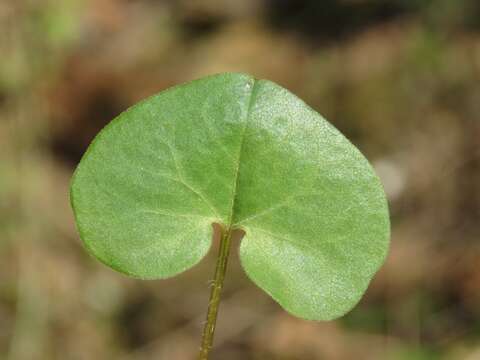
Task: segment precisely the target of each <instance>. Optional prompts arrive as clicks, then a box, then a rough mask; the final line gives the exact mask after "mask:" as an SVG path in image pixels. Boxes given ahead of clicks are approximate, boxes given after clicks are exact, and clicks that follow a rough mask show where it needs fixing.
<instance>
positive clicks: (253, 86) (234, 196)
mask: <svg viewBox="0 0 480 360" xmlns="http://www.w3.org/2000/svg"><path fill="white" fill-rule="evenodd" d="M249 84H250V96H249V97H248V103H247V111H246V115H245V125H244V127H243V131H242V134H241V138H240V147H239V150H238V159H237V166H236V169H235V174H234V176H233V178H234V180H233V190H232V204H231V207H230V216H229V219H228V223H227V229H232V227H233V225H234V224H233V218H234V213H235V202H236V200H237V194H238V191H237V190H238V179H239V177H240V176H239V173H240V164H241V160H242V152H243V144H244V142H245V133H246V131H247V126H248V119H249V117H250V112H251V108H252V106H253V102H254V97H255V90H256V89H257V84H258V81H257V80H256V79H254V78H252V79H250V82H249Z"/></svg>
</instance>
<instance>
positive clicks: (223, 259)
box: [199, 227, 232, 360]
mask: <svg viewBox="0 0 480 360" xmlns="http://www.w3.org/2000/svg"><path fill="white" fill-rule="evenodd" d="M221 231H222V234H221V239H220V249H219V251H218V257H217V265H216V267H215V277H214V280H213V285H212V290H211V292H210V301H209V304H208V312H207V322H206V324H205V327H204V329H203V337H202V345H201V348H200V355H199V360H208V354H209V353H210V350H211V349H212V345H213V335H214V333H215V325H216V323H217V314H218V307H219V306H220V295H221V293H222V288H223V281H224V279H225V272H226V270H227V263H228V255H229V254H230V244H231V241H232V230H231V229H230V228H229V229H227V230H225V229H224V228H223V227H222V230H221Z"/></svg>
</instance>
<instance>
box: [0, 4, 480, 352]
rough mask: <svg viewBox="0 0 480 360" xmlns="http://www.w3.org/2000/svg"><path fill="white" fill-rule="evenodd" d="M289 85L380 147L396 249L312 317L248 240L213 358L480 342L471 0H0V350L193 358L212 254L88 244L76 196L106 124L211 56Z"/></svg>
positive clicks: (477, 64) (231, 280) (475, 42)
mask: <svg viewBox="0 0 480 360" xmlns="http://www.w3.org/2000/svg"><path fill="white" fill-rule="evenodd" d="M223 71H243V72H249V73H252V74H254V75H255V76H257V77H260V78H269V79H271V80H273V81H276V82H278V83H279V84H281V85H283V86H285V87H287V88H289V89H290V90H292V91H293V92H295V93H297V94H298V95H299V96H300V97H301V98H303V99H305V100H306V101H307V102H308V103H309V104H310V105H311V106H312V107H314V108H315V109H316V110H318V111H319V112H320V113H322V114H323V115H325V117H327V118H328V119H329V120H330V121H331V122H333V123H334V124H335V125H336V126H337V127H338V128H339V129H340V130H341V131H342V132H344V133H345V134H346V135H347V136H348V137H349V138H350V139H351V140H352V141H353V142H354V143H355V144H356V145H357V146H358V147H359V148H360V149H361V150H362V151H363V152H364V153H365V154H366V155H367V156H368V158H369V159H371V160H373V162H374V164H375V167H376V169H377V171H378V173H379V174H380V176H381V178H382V180H383V182H384V185H385V188H386V191H387V193H388V196H389V200H390V206H391V212H392V225H393V228H392V234H393V235H392V246H391V253H390V256H389V258H388V260H387V263H386V265H385V266H384V268H383V270H382V271H381V273H380V274H379V275H378V276H377V277H376V278H375V280H374V281H373V283H372V285H371V287H370V289H369V290H368V293H367V296H366V297H365V298H364V299H363V300H362V301H361V303H360V304H359V305H358V306H357V307H356V308H355V309H354V310H353V311H352V312H351V313H350V314H349V315H347V316H346V317H344V318H342V319H341V320H338V321H334V322H329V323H315V322H305V321H301V320H297V319H294V318H292V317H290V316H289V315H288V314H286V313H285V312H284V311H282V310H281V309H280V308H279V307H278V306H277V305H276V304H275V303H274V302H273V301H271V300H270V299H269V298H268V297H267V296H266V295H264V294H263V293H262V292H261V291H260V290H258V289H256V288H255V287H254V286H253V285H252V284H251V283H250V282H249V281H248V280H247V279H246V277H245V275H244V273H243V270H241V268H240V266H239V264H238V259H237V257H236V256H234V259H233V260H232V262H231V264H230V266H229V269H228V274H227V287H226V291H225V297H224V302H223V304H222V307H221V310H220V323H219V325H218V333H217V334H218V336H217V339H216V353H215V358H219V359H394V360H396V359H422V360H423V359H454V360H456V359H462V360H463V359H467V360H475V359H478V358H480V306H479V304H480V267H479V266H478V264H479V262H480V243H479V239H480V227H479V226H478V219H479V218H480V185H479V184H480V120H479V114H480V86H479V83H480V82H479V80H480V3H479V2H478V1H476V0H457V1H449V0H430V1H420V0H410V1H400V0H398V1H380V0H377V1H373V0H372V1H369V0H350V1H348V0H342V1H340V0H338V1H334V0H329V1H316V0H295V1H294V0H264V1H254V0H248V1H219V0H204V1H189V0H181V1H148V0H131V1H127V0H122V1H118V0H95V1H93V0H85V1H81V0H68V1H60V0H56V1H54V0H20V1H2V2H0V274H1V275H0V323H1V324H2V326H1V327H0V359H7V360H24V359H25V360H30V359H34V360H35V359H41V360H43V359H125V360H136V359H190V358H193V357H194V356H195V354H196V351H197V348H198V344H199V339H200V333H201V328H202V324H203V320H204V313H205V309H206V305H207V301H208V292H209V289H208V279H209V278H211V276H212V271H213V266H214V256H210V257H209V258H208V259H206V260H205V261H203V262H202V263H201V264H199V265H198V266H196V267H195V268H194V269H192V270H190V271H188V272H187V273H185V274H183V275H181V276H179V277H176V278H173V279H170V280H165V281H153V282H142V281H137V280H133V279H128V278H125V277H123V276H121V275H119V274H117V273H114V272H113V271H111V270H109V269H108V268H106V267H104V266H102V265H100V264H98V263H97V262H96V261H94V260H92V259H90V258H89V257H88V256H87V255H86V252H85V251H84V250H83V249H82V248H81V245H80V242H79V239H78V236H77V234H76V232H75V229H74V224H73V219H72V215H71V211H70V209H69V200H68V183H69V179H70V176H71V173H72V170H73V168H74V166H75V164H76V163H77V162H78V160H79V158H80V156H81V154H82V153H83V152H84V150H85V148H86V146H87V145H88V143H89V141H91V139H92V138H93V136H94V135H95V134H96V133H97V132H98V130H99V129H100V128H101V127H102V126H103V125H105V124H106V123H107V122H108V121H110V120H111V119H112V118H113V117H114V116H116V115H117V114H118V113H119V112H121V111H122V110H124V109H125V108H127V107H128V106H130V105H131V104H133V103H134V102H136V101H138V100H139V99H141V98H143V97H145V96H148V95H150V94H152V93H155V92H158V91H160V90H162V89H164V88H166V87H168V86H170V85H174V84H176V83H179V82H184V81H189V80H191V79H193V78H197V77H201V76H204V75H206V74H210V73H218V72H223Z"/></svg>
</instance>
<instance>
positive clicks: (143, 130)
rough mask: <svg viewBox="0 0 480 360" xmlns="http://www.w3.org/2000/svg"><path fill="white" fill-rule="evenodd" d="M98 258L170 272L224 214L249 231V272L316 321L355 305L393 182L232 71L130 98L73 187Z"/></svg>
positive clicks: (313, 118)
mask: <svg viewBox="0 0 480 360" xmlns="http://www.w3.org/2000/svg"><path fill="white" fill-rule="evenodd" d="M71 201H72V206H73V209H74V212H75V217H76V222H77V226H78V229H79V232H80V235H81V238H82V239H83V241H84V243H85V245H86V247H87V248H88V250H89V251H90V253H91V254H93V255H94V256H95V257H97V258H98V259H99V260H100V261H102V262H103V263H105V264H107V265H108V266H110V267H112V268H114V269H116V270H118V271H120V272H123V273H125V274H128V275H131V276H135V277H139V278H144V279H154V278H166V277H170V276H173V275H175V274H178V273H180V272H182V271H184V270H186V269H188V268H190V267H191V266H193V265H194V264H196V263H197V262H199V261H200V260H201V259H202V258H203V257H204V255H205V254H206V253H207V252H208V250H209V247H210V245H211V237H212V226H211V225H212V223H214V222H217V223H221V224H224V226H225V227H226V228H232V229H233V228H241V229H243V230H244V231H245V232H246V235H245V237H244V238H243V240H242V242H241V245H240V259H241V262H242V265H243V267H244V269H245V271H246V272H247V274H248V276H249V277H250V278H251V279H252V280H253V281H254V282H255V283H256V284H257V285H258V286H260V287H261V288H262V289H263V290H265V291H266V292H267V293H268V294H270V295H271V296H272V297H273V298H274V299H275V300H276V301H277V302H278V303H280V304H281V305H282V306H283V307H284V308H285V309H286V310H287V311H289V312H290V313H292V314H294V315H297V316H299V317H302V318H306V319H318V320H326V319H332V318H335V317H338V316H341V315H343V314H344V313H345V312H347V311H348V310H349V309H351V308H352V307H353V306H354V305H355V304H356V303H357V302H358V301H359V299H360V298H361V296H362V294H363V293H364V291H365V290H366V288H367V286H368V284H369V282H370V280H371V278H372V276H373V275H374V273H375V272H376V271H377V270H378V268H379V267H380V265H381V264H382V263H383V261H384V258H385V256H386V253H387V250H388V242H389V218H388V208H387V203H386V200H385V196H384V192H383V189H382V186H381V184H380V182H379V180H378V178H377V177H376V176H375V174H374V172H373V170H372V168H371V167H370V165H369V163H368V162H367V160H366V159H365V158H364V157H363V156H362V155H361V153H360V152H359V151H358V150H357V149H356V148H355V147H354V146H353V145H352V144H351V143H350V142H349V141H348V140H347V139H346V138H345V137H344V136H343V135H341V134H340V133H339V132H338V131H337V130H336V129H335V128H334V127H333V126H332V125H330V124H329V123H328V122H327V121H326V120H324V119H323V118H322V117H321V116H320V115H318V114H317V113H316V112H315V111H313V110H312V109H311V108H309V107H308V106H307V105H306V104H305V103H303V102H302V101H301V100H300V99H298V98H297V97H296V96H294V95H293V94H291V93H290V92H288V91H287V90H285V89H283V88H282V87H280V86H278V85H276V84H274V83H272V82H270V81H266V80H255V79H253V78H252V77H251V76H249V75H244V74H230V73H227V74H221V75H215V76H211V77H207V78H203V79H200V80H197V81H193V82H191V83H188V84H185V85H180V86H176V87H174V88H171V89H168V90H166V91H163V92H161V93H160V94H158V95H155V96H152V97H150V98H148V99H147V100H145V101H143V102H141V103H139V104H137V105H135V106H133V107H131V108H130V109H128V110H127V111H126V112H124V113H123V114H121V115H120V116H119V117H118V118H116V119H115V120H114V121H112V122H111V123H110V124H109V125H107V126H106V127H105V129H104V130H102V131H101V132H100V134H99V135H98V136H97V137H96V139H95V140H94V141H93V143H92V144H91V145H90V147H89V148H88V150H87V152H86V154H85V155H84V157H83V159H82V161H81V162H80V164H79V166H78V168H77V170H76V172H75V175H74V178H73V181H72V186H71Z"/></svg>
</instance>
